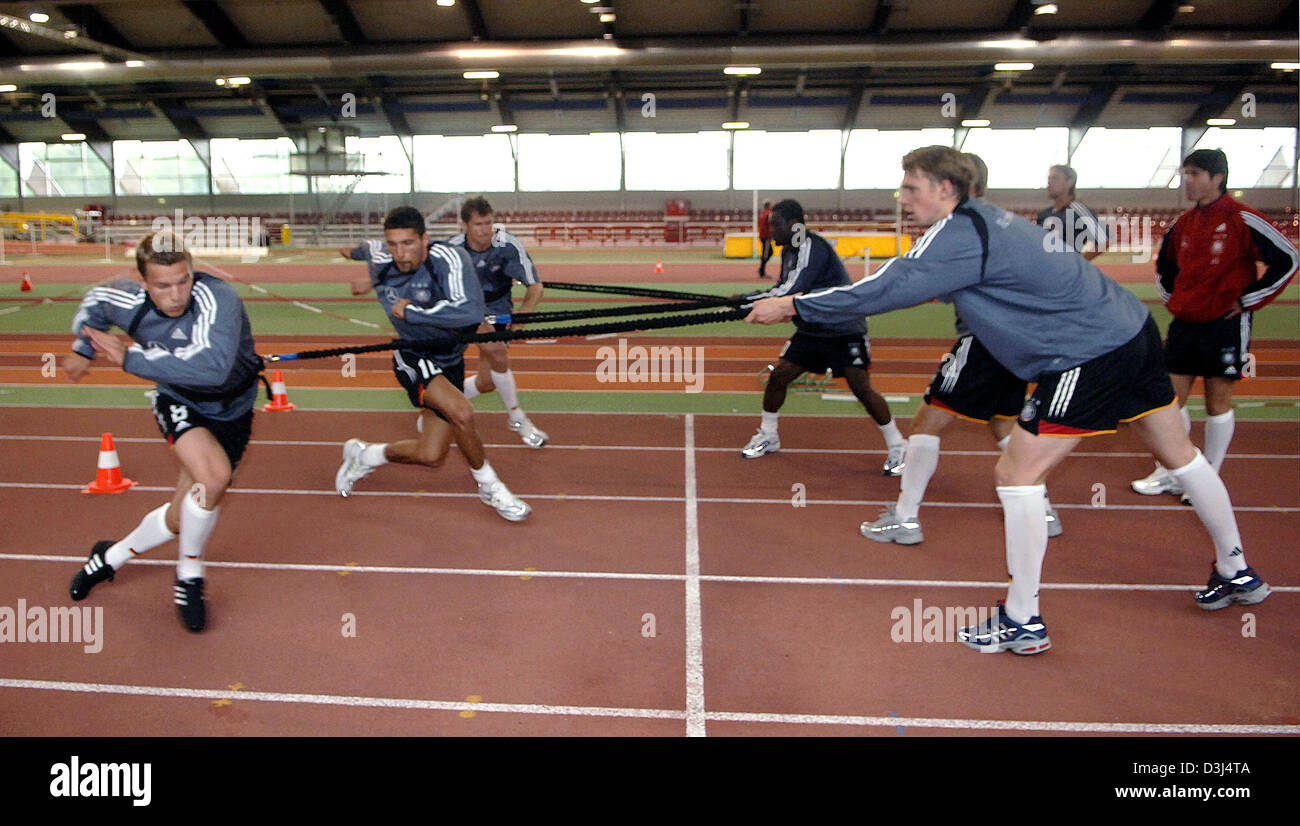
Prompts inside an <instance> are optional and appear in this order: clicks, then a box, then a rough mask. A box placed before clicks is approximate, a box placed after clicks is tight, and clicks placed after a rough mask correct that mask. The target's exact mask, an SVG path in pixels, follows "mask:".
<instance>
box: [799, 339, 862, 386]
mask: <svg viewBox="0 0 1300 826" xmlns="http://www.w3.org/2000/svg"><path fill="white" fill-rule="evenodd" d="M781 358H783V359H785V360H786V361H788V362H790V363H792V364H797V365H799V366H800V367H802V368H803V369H804V370H806V371H807V372H809V373H825V372H826V371H827V370H828V369H829V370H830V371H831V372H832V374H833V375H836V376H843V375H844V370H845V368H848V367H860V368H862V369H863V370H866V369H868V368H869V367H871V345H870V344H869V343H868V342H867V337H866V336H859V335H850V336H830V337H825V336H810V335H807V334H806V333H795V334H794V335H793V336H791V337H790V340H789V341H787V342H786V343H785V348H784V349H782V350H781Z"/></svg>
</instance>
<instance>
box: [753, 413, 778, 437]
mask: <svg viewBox="0 0 1300 826" xmlns="http://www.w3.org/2000/svg"><path fill="white" fill-rule="evenodd" d="M780 417H781V414H780V412H777V413H768V412H767V411H766V410H764V411H763V418H762V423H761V424H760V425H759V426H758V429H759V430H761V431H763V432H764V433H766V434H767V435H769V436H775V435H776V420H777V419H779V418H780Z"/></svg>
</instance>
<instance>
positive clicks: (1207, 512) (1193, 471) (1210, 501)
mask: <svg viewBox="0 0 1300 826" xmlns="http://www.w3.org/2000/svg"><path fill="white" fill-rule="evenodd" d="M1169 472H1170V473H1172V474H1173V476H1174V478H1175V479H1177V480H1178V484H1179V485H1181V486H1182V488H1183V492H1184V493H1186V494H1187V496H1188V498H1190V499H1191V500H1192V507H1193V508H1195V509H1196V515H1197V516H1199V517H1200V518H1201V522H1202V524H1204V525H1205V528H1206V530H1208V531H1209V532H1210V538H1211V539H1213V540H1214V567H1215V568H1217V569H1218V571H1219V573H1220V574H1221V575H1223V576H1225V577H1232V576H1235V575H1237V574H1239V573H1241V572H1242V571H1244V570H1246V568H1247V567H1248V566H1247V565H1246V555H1245V554H1244V553H1242V550H1241V532H1240V531H1239V530H1238V529H1237V517H1236V514H1234V513H1233V512H1232V501H1231V500H1230V499H1229V498H1228V489H1227V488H1226V487H1224V485H1223V480H1222V479H1220V478H1219V474H1217V473H1215V472H1214V468H1213V466H1211V465H1210V463H1209V462H1208V461H1207V460H1206V458H1205V455H1204V454H1202V453H1201V452H1200V451H1199V450H1198V451H1196V458H1195V459H1193V460H1192V461H1190V462H1188V463H1187V464H1185V465H1183V466H1182V467H1180V468H1174V469H1173V470H1171V471H1169Z"/></svg>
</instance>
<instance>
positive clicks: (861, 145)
mask: <svg viewBox="0 0 1300 826" xmlns="http://www.w3.org/2000/svg"><path fill="white" fill-rule="evenodd" d="M952 133H953V130H951V129H888V130H886V129H854V130H853V131H852V132H850V133H849V146H848V149H847V150H846V151H845V153H844V188H845V189H896V188H897V187H898V184H899V182H900V181H902V180H903V156H904V155H906V154H907V153H908V152H911V151H912V150H913V149H919V148H921V147H922V146H952Z"/></svg>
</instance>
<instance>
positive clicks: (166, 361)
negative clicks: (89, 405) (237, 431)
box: [72, 272, 262, 421]
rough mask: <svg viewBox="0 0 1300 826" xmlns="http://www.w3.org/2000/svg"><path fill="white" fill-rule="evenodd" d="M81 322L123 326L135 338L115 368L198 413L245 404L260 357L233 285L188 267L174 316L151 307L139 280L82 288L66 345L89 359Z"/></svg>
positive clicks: (237, 412)
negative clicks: (188, 280) (184, 301)
mask: <svg viewBox="0 0 1300 826" xmlns="http://www.w3.org/2000/svg"><path fill="white" fill-rule="evenodd" d="M83 326H86V327H91V328H93V329H96V330H103V331H105V332H107V331H108V330H109V329H110V328H112V327H120V328H121V329H122V330H124V331H126V333H127V335H129V336H130V337H131V338H132V339H134V340H135V342H136V343H135V344H133V345H131V346H130V347H128V348H127V350H126V359H125V360H124V361H123V363H122V369H123V370H125V371H126V372H128V373H131V374H132V375H136V376H139V377H140V378H142V379H148V380H150V381H153V382H157V383H158V389H159V390H160V391H161V392H163V393H166V394H167V395H169V396H172V397H174V398H176V399H177V400H179V401H182V402H185V403H186V404H188V405H189V406H190V407H193V408H194V409H195V410H197V411H198V412H199V413H201V414H202V415H204V416H206V417H208V418H209V419H215V420H217V421H230V420H232V419H237V418H239V417H240V416H243V415H244V414H245V413H247V412H248V411H249V410H252V409H253V400H254V399H256V397H257V374H258V371H259V370H261V367H262V360H261V359H260V358H258V356H257V353H256V352H255V350H254V347H253V331H252V327H251V326H250V325H249V323H248V313H246V312H245V311H244V303H243V302H242V301H240V299H239V295H238V293H236V292H235V290H234V288H233V287H231V286H230V285H229V284H227V283H226V282H224V281H222V280H221V279H220V278H216V277H214V276H211V275H208V274H207V273H205V272H196V273H194V292H193V293H192V295H191V296H190V305H189V306H188V307H186V308H185V312H183V313H181V315H180V316H179V317H177V318H169V317H167V316H165V315H163V314H162V313H161V312H159V311H158V308H157V307H155V306H154V303H153V301H151V300H150V299H149V294H148V293H146V292H145V289H144V285H143V284H141V283H140V282H139V281H133V280H131V279H129V278H115V279H113V280H112V281H106V282H104V283H103V284H97V285H96V286H94V287H92V288H91V289H90V292H88V293H87V294H86V297H85V298H84V299H82V302H81V308H80V309H79V310H78V311H77V315H76V318H74V319H73V321H72V332H73V333H74V334H76V336H77V339H76V341H74V342H73V344H72V349H73V351H74V352H76V353H78V354H79V355H83V356H85V357H86V358H89V359H93V358H95V348H94V346H93V345H91V343H90V339H89V338H86V337H85V336H83V335H82V334H81V328H82V327H83Z"/></svg>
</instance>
